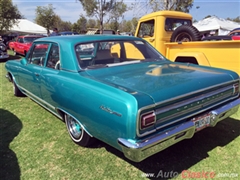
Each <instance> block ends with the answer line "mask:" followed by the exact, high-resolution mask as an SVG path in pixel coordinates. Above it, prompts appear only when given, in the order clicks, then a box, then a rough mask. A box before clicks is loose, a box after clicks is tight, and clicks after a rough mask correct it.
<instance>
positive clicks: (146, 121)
mask: <svg viewBox="0 0 240 180" xmlns="http://www.w3.org/2000/svg"><path fill="white" fill-rule="evenodd" d="M140 122H141V127H140V128H141V129H144V128H146V127H149V126H151V125H153V124H154V123H155V122H156V115H155V112H154V111H151V112H147V113H145V114H142V115H141V117H140Z"/></svg>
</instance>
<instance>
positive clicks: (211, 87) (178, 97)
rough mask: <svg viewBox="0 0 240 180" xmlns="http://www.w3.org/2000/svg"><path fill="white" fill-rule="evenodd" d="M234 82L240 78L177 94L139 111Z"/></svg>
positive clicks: (239, 80)
mask: <svg viewBox="0 0 240 180" xmlns="http://www.w3.org/2000/svg"><path fill="white" fill-rule="evenodd" d="M234 82H235V83H236V82H238V83H239V82H240V78H239V79H237V80H232V81H229V82H227V83H226V82H225V83H221V84H218V85H215V86H210V87H208V88H204V89H201V90H198V91H194V92H191V93H188V94H183V95H181V96H177V97H174V98H171V99H168V100H165V101H162V102H159V103H156V104H152V105H148V106H145V107H142V108H140V109H139V110H138V111H139V112H141V111H143V110H145V109H150V108H151V107H155V106H158V105H160V104H163V103H167V102H169V101H174V100H176V99H181V98H183V97H185V96H191V95H194V94H197V93H200V92H203V91H207V90H211V89H213V88H216V87H218V86H223V85H225V84H230V85H233V84H231V83H234Z"/></svg>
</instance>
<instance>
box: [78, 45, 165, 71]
mask: <svg viewBox="0 0 240 180" xmlns="http://www.w3.org/2000/svg"><path fill="white" fill-rule="evenodd" d="M75 51H76V54H77V57H78V62H79V65H80V67H81V68H82V69H94V68H99V67H110V66H117V65H123V64H128V63H139V62H143V61H159V60H164V57H163V56H162V55H161V54H160V53H159V52H158V51H157V50H155V49H154V48H153V47H152V46H151V45H149V44H148V43H147V42H145V41H142V40H131V41H129V40H128V41H126V40H125V41H124V40H121V41H119V40H116V41H112V40H111V41H99V42H91V43H84V44H78V45H77V46H76V47H75Z"/></svg>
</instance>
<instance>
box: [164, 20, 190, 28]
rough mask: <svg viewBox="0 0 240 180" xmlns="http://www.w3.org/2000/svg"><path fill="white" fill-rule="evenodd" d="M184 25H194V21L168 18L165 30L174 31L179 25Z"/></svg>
mask: <svg viewBox="0 0 240 180" xmlns="http://www.w3.org/2000/svg"><path fill="white" fill-rule="evenodd" d="M182 25H192V21H191V20H189V19H175V18H166V20H165V31H174V30H175V29H176V28H177V27H179V26H182Z"/></svg>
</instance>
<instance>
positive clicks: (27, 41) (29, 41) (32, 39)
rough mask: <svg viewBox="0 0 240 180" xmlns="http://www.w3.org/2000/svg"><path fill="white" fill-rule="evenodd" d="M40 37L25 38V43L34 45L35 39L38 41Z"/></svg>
mask: <svg viewBox="0 0 240 180" xmlns="http://www.w3.org/2000/svg"><path fill="white" fill-rule="evenodd" d="M38 38H40V37H24V40H23V41H24V43H32V42H33V41H34V40H35V39H38Z"/></svg>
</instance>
